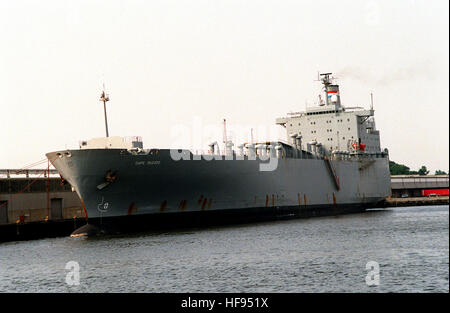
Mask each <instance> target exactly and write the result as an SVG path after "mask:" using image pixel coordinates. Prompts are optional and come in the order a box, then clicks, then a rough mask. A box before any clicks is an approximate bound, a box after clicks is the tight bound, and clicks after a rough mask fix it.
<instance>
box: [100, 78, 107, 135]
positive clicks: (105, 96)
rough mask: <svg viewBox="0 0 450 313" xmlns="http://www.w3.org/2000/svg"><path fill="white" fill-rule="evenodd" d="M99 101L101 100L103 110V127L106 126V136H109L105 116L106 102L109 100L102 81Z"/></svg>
mask: <svg viewBox="0 0 450 313" xmlns="http://www.w3.org/2000/svg"><path fill="white" fill-rule="evenodd" d="M100 101H102V102H103V110H104V112H105V128H106V137H109V133H108V119H107V117H106V102H108V101H109V95H108V94H106V93H105V83H103V91H102V94H101V95H100Z"/></svg>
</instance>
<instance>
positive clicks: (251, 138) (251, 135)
mask: <svg viewBox="0 0 450 313" xmlns="http://www.w3.org/2000/svg"><path fill="white" fill-rule="evenodd" d="M250 143H251V144H253V128H251V129H250Z"/></svg>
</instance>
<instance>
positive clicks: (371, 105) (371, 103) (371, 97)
mask: <svg viewBox="0 0 450 313" xmlns="http://www.w3.org/2000/svg"><path fill="white" fill-rule="evenodd" d="M370 110H371V111H373V93H372V92H371V93H370Z"/></svg>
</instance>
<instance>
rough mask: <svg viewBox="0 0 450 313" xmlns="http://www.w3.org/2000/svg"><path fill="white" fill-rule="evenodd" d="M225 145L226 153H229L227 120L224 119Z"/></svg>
mask: <svg viewBox="0 0 450 313" xmlns="http://www.w3.org/2000/svg"><path fill="white" fill-rule="evenodd" d="M223 143H224V144H225V150H224V151H225V153H226V152H227V143H228V141H227V120H226V119H223Z"/></svg>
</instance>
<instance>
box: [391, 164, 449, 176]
mask: <svg viewBox="0 0 450 313" xmlns="http://www.w3.org/2000/svg"><path fill="white" fill-rule="evenodd" d="M389 170H390V172H391V175H428V174H429V173H430V171H429V170H428V169H427V167H426V166H425V165H422V166H421V167H420V168H419V169H418V170H417V171H411V170H410V168H409V167H408V166H406V165H403V164H398V163H395V162H394V161H389ZM446 174H447V173H446V172H444V171H441V170H436V171H435V172H434V175H446Z"/></svg>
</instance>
